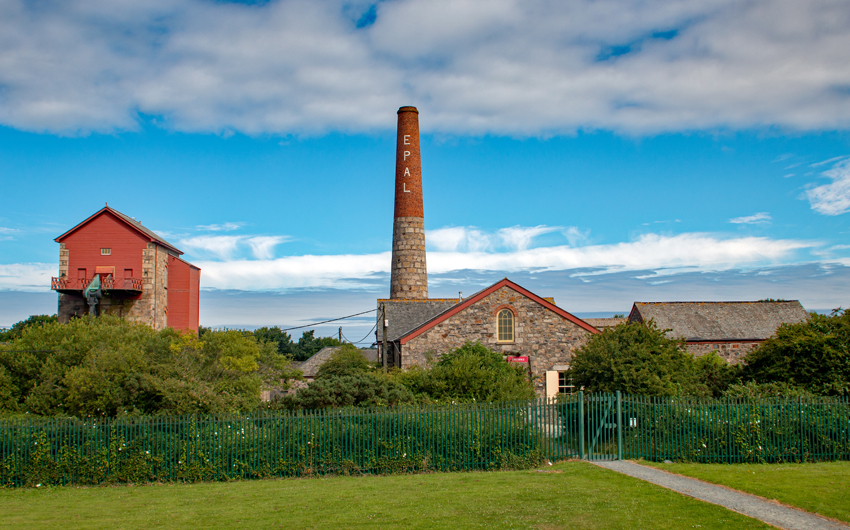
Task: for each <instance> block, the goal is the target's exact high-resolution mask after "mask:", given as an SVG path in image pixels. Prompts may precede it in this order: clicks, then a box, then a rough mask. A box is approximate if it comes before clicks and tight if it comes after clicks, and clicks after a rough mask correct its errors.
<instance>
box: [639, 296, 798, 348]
mask: <svg viewBox="0 0 850 530" xmlns="http://www.w3.org/2000/svg"><path fill="white" fill-rule="evenodd" d="M808 318H809V314H808V313H807V312H806V310H805V309H803V306H802V305H800V302H798V301H796V300H792V301H788V302H635V304H634V306H632V312H631V313H630V314H629V321H630V322H648V321H649V320H650V319H652V320H654V321H655V324H656V325H657V326H658V328H659V329H670V330H671V331H669V332H667V336H668V337H670V338H677V337H684V338H685V340H687V341H689V342H696V341H731V340H765V339H767V338H768V337H770V336H771V335H773V334H774V333H775V332H776V328H778V327H779V326H780V325H781V324H785V323H797V322H803V321H805V320H807V319H808Z"/></svg>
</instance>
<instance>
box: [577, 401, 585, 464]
mask: <svg viewBox="0 0 850 530" xmlns="http://www.w3.org/2000/svg"><path fill="white" fill-rule="evenodd" d="M578 457H579V458H581V459H582V460H584V392H583V391H581V390H579V391H578Z"/></svg>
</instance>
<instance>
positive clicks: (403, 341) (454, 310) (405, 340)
mask: <svg viewBox="0 0 850 530" xmlns="http://www.w3.org/2000/svg"><path fill="white" fill-rule="evenodd" d="M502 287H509V288H511V289H513V290H514V291H516V292H518V293H519V294H521V295H524V296H526V297H527V298H530V299H532V300H534V301H535V302H537V303H538V304H540V305H542V306H543V307H545V308H546V309H548V310H549V311H552V312H553V313H555V314H557V315H558V316H560V317H562V318H565V319H567V320H569V321H570V322H572V323H573V324H576V325H578V326H579V327H581V328H582V329H584V330H586V331H589V332H590V333H594V334H596V333H601V332H600V331H599V330H598V329H596V328H594V327H593V326H591V325H590V324H588V323H587V322H585V321H584V320H582V319H580V318H578V317H576V316H574V315H571V314H570V313H567V312H566V311H564V310H563V309H561V308H560V307H558V306H556V305H555V304H552V303H550V302H548V301H546V300H544V299H543V298H541V297H539V296H537V295H536V294H534V293H532V292H531V291H528V290H526V289H523V288H522V287H520V286H519V285H517V284H515V283H514V282H512V281H510V280H509V279H507V278H505V279H503V280H501V281H499V282H496V283H494V284H493V285H491V286H490V287H488V288H486V289H484V290H483V291H480V292H479V293H478V294H476V295H474V296H472V297H470V298H467V299H466V300H464V301H463V302H461V303H460V304H458V305H456V306H454V307H452V308H451V309H449V310H447V311H446V312H445V313H442V314H440V315H437V316H436V317H435V318H434V319H433V320H430V321H429V322H426V323H424V324H422V325H421V326H420V327H418V328H416V329H415V330H413V331H411V332H410V333H408V334H407V335H404V336H403V337H401V338H399V339H398V342H399V343H400V344H407V343H408V342H409V341H410V340H411V339H414V338H416V337H418V336H419V335H421V334H423V333H425V332H426V331H428V330H429V329H431V328H433V327H434V326H436V325H437V324H439V323H440V322H443V321H445V320H447V319H448V318H449V317H452V316H454V315H456V314H458V313H460V312H461V311H463V310H464V309H466V308H467V307H469V306H471V305H472V304H474V303H476V302H478V301H479V300H482V299H483V298H484V297H486V296H488V295H490V294H492V293H494V292H496V291H497V290H499V289H501V288H502Z"/></svg>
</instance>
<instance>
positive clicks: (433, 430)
mask: <svg viewBox="0 0 850 530" xmlns="http://www.w3.org/2000/svg"><path fill="white" fill-rule="evenodd" d="M638 457H643V458H646V459H650V460H663V459H672V460H687V461H697V462H762V461H764V462H779V461H811V460H835V459H848V458H850V403H848V400H847V399H838V398H836V399H827V398H822V399H810V400H801V399H774V400H762V401H745V400H695V399H670V398H651V397H639V396H625V395H622V396H621V395H620V394H619V393H618V394H585V393H581V392H580V393H578V394H575V395H571V396H564V397H562V398H559V399H555V400H538V401H532V402H510V403H488V404H461V405H434V406H428V407H410V408H395V409H386V408H383V409H346V410H324V411H310V412H299V413H261V414H252V415H242V416H182V417H144V418H116V419H102V420H100V419H99V420H74V419H26V420H0V485H2V486H21V485H36V484H97V483H102V482H122V481H126V482H147V481H191V482H194V481H205V480H230V479H237V478H260V477H275V476H277V477H281V476H302V475H316V474H366V473H394V472H419V471H431V470H437V471H458V470H492V469H505V468H514V467H525V466H529V465H534V464H537V463H539V462H541V461H543V460H544V459H546V458H549V459H553V460H554V459H565V458H586V459H593V460H600V459H617V458H638Z"/></svg>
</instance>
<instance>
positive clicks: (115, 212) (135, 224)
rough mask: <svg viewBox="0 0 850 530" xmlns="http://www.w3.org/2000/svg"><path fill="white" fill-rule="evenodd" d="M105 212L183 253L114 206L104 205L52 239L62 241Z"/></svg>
mask: <svg viewBox="0 0 850 530" xmlns="http://www.w3.org/2000/svg"><path fill="white" fill-rule="evenodd" d="M107 212H108V213H111V214H112V215H114V216H115V217H117V218H119V219H121V220H122V221H124V222H125V223H127V224H128V225H130V226H131V227H132V228H134V229H135V230H137V231H138V232H141V233H142V234H144V235H145V236H147V237H148V239H150V240H151V241H152V242H156V243H159V244H160V245H162V246H164V247H166V248H168V249H170V250H173V251H174V252H176V253H177V254H178V255H179V254H183V251H181V250H180V249H178V248H177V247H175V246H174V245H172V244H171V243H169V242H168V241H166V240H165V239H163V238H162V237H161V236H159V235H158V234H157V233H156V232H154V231H153V230H151V229H149V228H147V227H145V226H144V225H143V224H142V223H140V222H138V221H136V220H135V219H133V218H132V217H130V216H129V215H125V214H123V213H121V212H119V211H118V210H116V209H114V208H110V207H109V206H104V207H103V208H101V209H100V210H98V211H97V212H95V213H94V214H93V215H91V216H90V217H89V218H88V219H86V220H85V221H83V222H81V223H79V224H78V225H76V226H75V227H74V228H72V229H70V230H68V231H67V232H65V233H64V234H62V235H61V236H59V237H57V238H56V239H54V241H56V242H57V243H59V242H61V241H62V239H64V238H66V237H67V236H69V235H70V234H71V233H73V232H76V231H77V230H79V229H80V228H82V227H83V226H85V225H87V224H88V223H89V222H90V221H92V220H93V219H94V218H96V217H98V216H100V215H102V214H104V213H107Z"/></svg>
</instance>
